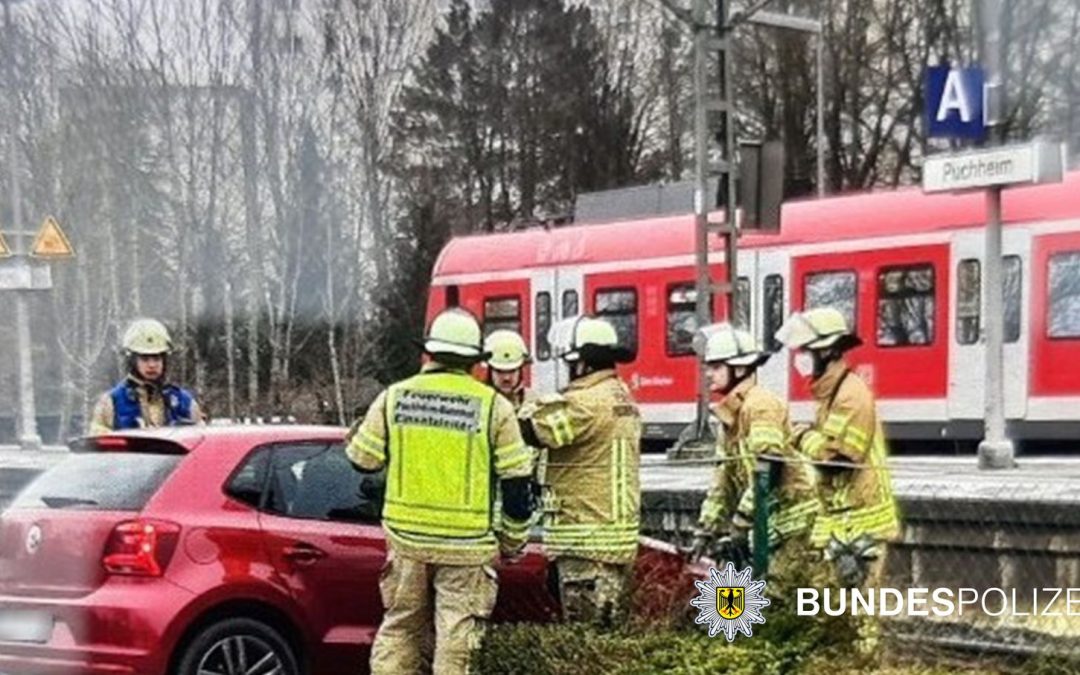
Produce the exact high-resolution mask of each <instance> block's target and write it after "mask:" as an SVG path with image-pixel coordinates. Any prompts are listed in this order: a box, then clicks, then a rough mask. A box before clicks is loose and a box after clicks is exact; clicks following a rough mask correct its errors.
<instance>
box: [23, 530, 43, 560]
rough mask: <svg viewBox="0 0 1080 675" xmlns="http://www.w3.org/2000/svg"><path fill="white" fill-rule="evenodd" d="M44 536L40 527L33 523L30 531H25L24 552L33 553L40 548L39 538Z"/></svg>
mask: <svg viewBox="0 0 1080 675" xmlns="http://www.w3.org/2000/svg"><path fill="white" fill-rule="evenodd" d="M44 538H45V535H44V533H42V531H41V527H40V526H38V525H34V526H33V527H31V528H30V531H29V532H27V533H26V552H27V553H29V554H30V555H34V554H35V553H37V552H38V551H39V550H40V549H41V540H42V539H44Z"/></svg>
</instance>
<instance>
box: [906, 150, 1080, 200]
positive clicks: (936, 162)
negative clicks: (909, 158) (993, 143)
mask: <svg viewBox="0 0 1080 675" xmlns="http://www.w3.org/2000/svg"><path fill="white" fill-rule="evenodd" d="M1063 165H1064V162H1063V160H1062V145H1061V144H1060V143H1048V142H1045V141H1034V142H1032V143H1025V144H1021V145H1010V146H1005V147H999V148H994V149H991V150H979V151H977V152H965V153H959V154H951V155H937V156H934V157H927V158H926V160H925V161H924V162H923V191H924V192H952V191H956V190H968V189H972V188H986V187H992V186H995V185H1018V184H1024V183H1028V184H1033V183H1049V182H1059V181H1061V179H1062V167H1063Z"/></svg>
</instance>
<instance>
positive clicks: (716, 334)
mask: <svg viewBox="0 0 1080 675" xmlns="http://www.w3.org/2000/svg"><path fill="white" fill-rule="evenodd" d="M698 347H699V349H700V350H703V353H704V356H705V363H725V364H727V365H729V366H760V365H761V364H763V363H765V362H766V361H768V360H769V357H770V356H771V354H769V353H768V352H766V351H765V350H764V349H762V348H761V345H760V344H758V342H757V340H755V339H754V336H753V335H751V334H750V333H748V332H746V331H744V330H739V329H737V328H735V327H734V326H732V325H731V324H730V323H727V322H724V323H714V324H712V325H710V326H705V327H704V328H702V329H701V333H700V337H699V338H698Z"/></svg>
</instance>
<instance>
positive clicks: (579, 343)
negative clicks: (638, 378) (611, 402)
mask: <svg viewBox="0 0 1080 675" xmlns="http://www.w3.org/2000/svg"><path fill="white" fill-rule="evenodd" d="M550 335H551V340H550V343H551V346H552V348H553V349H554V350H555V354H556V355H557V356H559V357H560V358H562V359H563V360H564V361H568V362H574V361H578V360H579V359H582V358H584V359H585V360H586V361H589V360H591V359H592V357H593V356H597V357H599V356H604V357H607V358H611V359H613V360H614V361H615V362H617V363H621V362H625V361H629V360H631V358H632V354H631V353H630V351H629V350H627V349H626V348H625V347H621V346H619V334H618V332H617V331H616V330H615V326H612V325H611V323H609V322H608V321H605V320H604V319H596V318H593V317H589V316H578V317H571V318H568V319H563V320H562V321H560V322H559V323H557V324H555V326H554V327H552V329H551V333H550Z"/></svg>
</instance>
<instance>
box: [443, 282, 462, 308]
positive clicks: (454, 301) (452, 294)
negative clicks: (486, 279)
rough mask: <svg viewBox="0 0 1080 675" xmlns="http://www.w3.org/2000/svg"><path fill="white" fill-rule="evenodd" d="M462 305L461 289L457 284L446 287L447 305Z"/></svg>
mask: <svg viewBox="0 0 1080 675" xmlns="http://www.w3.org/2000/svg"><path fill="white" fill-rule="evenodd" d="M460 305H461V291H460V290H459V289H458V287H457V286H447V287H446V306H447V307H458V306H460Z"/></svg>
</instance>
